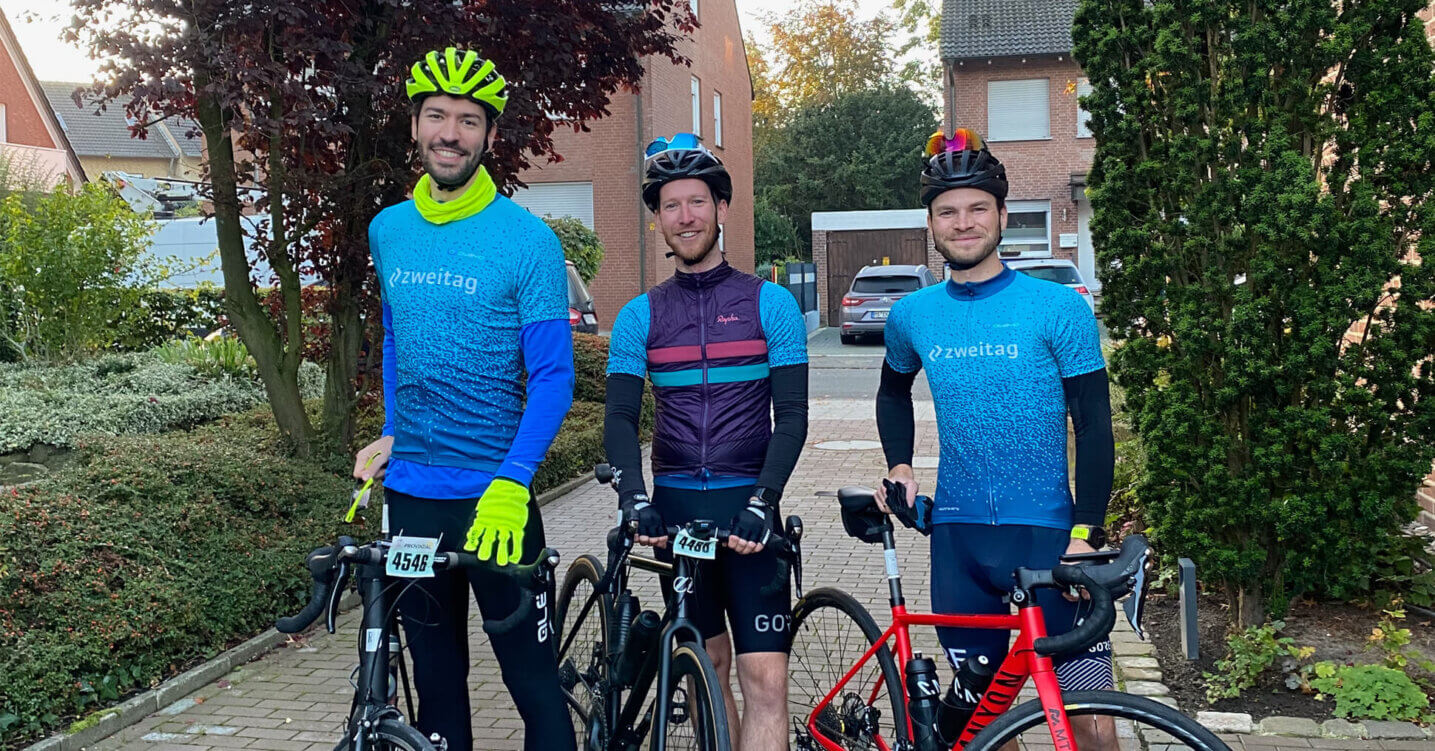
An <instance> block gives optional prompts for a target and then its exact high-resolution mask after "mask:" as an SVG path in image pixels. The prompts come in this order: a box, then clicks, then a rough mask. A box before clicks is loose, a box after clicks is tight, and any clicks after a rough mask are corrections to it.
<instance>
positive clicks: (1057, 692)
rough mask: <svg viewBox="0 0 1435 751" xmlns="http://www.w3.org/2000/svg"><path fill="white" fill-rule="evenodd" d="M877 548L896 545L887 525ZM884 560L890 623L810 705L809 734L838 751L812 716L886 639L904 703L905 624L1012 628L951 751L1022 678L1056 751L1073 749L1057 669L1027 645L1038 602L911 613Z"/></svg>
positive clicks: (1004, 702) (1035, 632)
mask: <svg viewBox="0 0 1435 751" xmlns="http://www.w3.org/2000/svg"><path fill="white" fill-rule="evenodd" d="M882 547H883V549H884V550H885V551H888V552H889V553H890V552H892V551H895V550H896V544H895V542H894V540H893V537H892V532H891V530H890V529H889V530H887V531H885V532H883V533H882ZM886 560H887V581H888V585H889V589H890V590H891V594H890V598H889V600H890V603H891V609H892V624H891V625H890V626H888V627H887V630H885V631H883V632H882V636H881V637H880V638H878V639H877V641H876V642H875V643H873V644H872V646H871V647H869V648H868V649H867V651H866V652H864V653H863V654H862V657H861V659H859V660H858V661H857V664H855V665H853V666H852V668H851V669H849V670H848V671H847V673H846V674H844V675H843V676H842V679H841V680H840V681H838V682H837V685H836V686H834V687H833V688H832V690H831V691H829V692H827V695H826V696H824V697H823V698H822V701H820V702H818V704H817V706H816V707H814V708H813V710H812V714H810V715H809V716H808V718H807V730H808V732H810V733H811V734H812V738H813V739H814V740H815V741H816V742H817V743H818V744H819V745H821V746H822V748H824V749H828V751H842V747H841V746H839V745H837V744H836V743H834V742H832V741H831V740H829V739H828V738H827V737H826V736H824V735H823V734H822V733H821V731H820V730H819V729H818V726H817V718H818V716H819V715H820V714H821V713H822V711H823V710H824V709H826V708H827V707H828V706H830V705H831V704H832V700H833V699H835V698H836V697H838V696H840V695H841V694H842V689H843V688H844V687H846V686H847V685H848V684H849V683H851V682H852V680H853V678H855V677H856V675H857V673H858V672H859V671H861V669H862V667H863V666H864V665H866V664H867V663H868V662H869V661H870V660H871V659H872V658H873V657H874V656H876V654H877V653H878V652H879V651H881V649H882V648H883V647H885V646H887V645H888V643H890V642H893V641H895V642H896V644H895V649H894V650H893V658H894V659H895V660H896V661H897V671H898V673H899V675H900V676H901V680H900V681H899V687H900V691H901V692H902V695H901V703H902V706H904V707H905V706H907V704H908V700H909V699H910V697H909V696H908V694H907V661H908V660H910V659H912V640H911V634H910V628H911V627H912V626H934V627H938V626H948V627H957V628H980V629H997V630H1002V631H1016V632H1018V634H1017V639H1016V642H1015V643H1014V644H1012V646H1011V649H1010V651H1008V652H1007V656H1006V659H1005V660H1003V661H1002V663H1001V666H1000V667H998V668H997V670H996V672H995V673H994V674H993V677H992V683H991V686H989V687H988V688H987V690H986V691H985V692H984V693H983V694H982V698H981V701H980V702H979V703H978V704H977V708H976V710H975V711H974V712H973V713H972V716H971V719H970V720H968V722H967V726H966V728H964V729H963V730H962V734H961V736H960V737H959V738H958V739H957V742H956V743H955V744H953V746H952V750H953V751H960V750H961V749H963V748H965V747H966V745H967V744H968V743H970V742H971V740H972V737H973V736H975V735H976V734H977V733H978V732H980V731H981V730H982V729H983V728H985V727H986V726H987V725H989V724H991V723H992V721H993V720H995V719H996V718H997V716H998V715H1000V714H1002V713H1003V712H1005V711H1007V709H1009V708H1010V707H1011V705H1012V702H1014V701H1015V700H1016V698H1017V695H1018V694H1019V693H1020V692H1021V689H1022V687H1023V686H1025V685H1026V681H1027V678H1028V677H1030V678H1032V679H1033V680H1034V681H1035V683H1036V691H1037V696H1038V697H1040V699H1041V703H1042V706H1043V707H1044V708H1045V709H1046V717H1047V727H1048V729H1049V730H1050V731H1051V738H1052V742H1053V744H1054V745H1055V747H1056V751H1076V745H1075V743H1074V742H1073V741H1072V731H1071V723H1070V721H1069V719H1068V718H1067V716H1066V708H1065V706H1064V704H1063V702H1062V698H1061V687H1060V686H1059V685H1058V683H1057V679H1056V673H1055V672H1054V669H1053V667H1052V659H1051V658H1050V657H1048V656H1046V655H1042V654H1038V653H1037V652H1036V650H1035V649H1033V648H1032V643H1033V642H1034V641H1035V640H1037V639H1039V638H1041V637H1044V636H1046V635H1047V633H1046V620H1045V618H1044V616H1043V615H1042V611H1041V606H1039V605H1037V604H1036V601H1035V600H1034V599H1033V598H1032V597H1031V593H1030V592H1027V591H1024V590H1017V592H1016V593H1014V596H1013V597H1012V599H1013V601H1015V602H1017V603H1018V608H1017V614H1016V615H955V614H938V613H912V612H908V610H907V606H906V602H905V600H904V599H903V597H902V576H901V572H900V570H899V569H898V566H897V557H896V555H892V554H889V555H887V556H886ZM883 685H885V679H884V678H883V677H882V676H880V675H879V676H878V678H877V680H876V682H875V684H874V685H873V686H872V690H871V692H870V693H869V694H868V695H867V702H868V704H872V703H874V702H875V701H876V699H877V695H878V694H879V693H880V692H881V690H882V687H883ZM911 723H912V718H911V715H910V713H908V715H907V735H908V737H909V738H910V737H913V735H914V733H913V728H912V724H911ZM876 741H877V745H878V747H879V748H881V749H883V751H890V750H891V749H893V748H894V746H893V745H892V743H891V742H889V741H888V739H885V738H882V737H880V736H878V737H877V738H876Z"/></svg>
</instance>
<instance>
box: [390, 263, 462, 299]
mask: <svg viewBox="0 0 1435 751" xmlns="http://www.w3.org/2000/svg"><path fill="white" fill-rule="evenodd" d="M395 284H426V285H429V286H431V287H453V288H454V289H461V290H463V291H464V292H466V293H468V294H470V295H472V294H474V293H476V292H478V277H476V276H464V275H463V274H455V273H453V272H452V271H449V270H448V269H439V270H438V271H404V270H403V269H394V273H392V274H389V286H390V287H392V286H394V285H395Z"/></svg>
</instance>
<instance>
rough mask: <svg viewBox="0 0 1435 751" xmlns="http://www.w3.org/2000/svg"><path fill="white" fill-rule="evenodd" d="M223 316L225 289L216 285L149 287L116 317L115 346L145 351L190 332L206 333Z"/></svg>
mask: <svg viewBox="0 0 1435 751" xmlns="http://www.w3.org/2000/svg"><path fill="white" fill-rule="evenodd" d="M223 318H224V290H223V289H222V288H220V287H215V286H213V285H204V286H201V287H197V288H195V289H147V290H145V291H143V292H141V293H139V298H138V299H137V300H136V301H135V303H134V304H133V305H130V306H127V307H125V308H123V309H121V310H120V311H119V315H118V316H117V318H116V319H115V324H114V325H115V340H114V342H113V344H114V347H115V349H118V350H120V351H123V352H143V351H146V350H150V349H154V348H155V347H158V346H160V345H161V344H164V343H165V342H169V341H173V340H175V339H184V338H186V337H188V336H191V335H198V336H204V335H206V334H208V333H210V332H212V331H214V330H216V329H218V328H219V327H220V323H221V321H222V319H223Z"/></svg>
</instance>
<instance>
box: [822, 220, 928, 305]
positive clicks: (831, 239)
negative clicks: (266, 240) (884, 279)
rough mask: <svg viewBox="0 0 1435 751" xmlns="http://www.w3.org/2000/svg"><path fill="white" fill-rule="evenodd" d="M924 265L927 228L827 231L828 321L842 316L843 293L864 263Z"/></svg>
mask: <svg viewBox="0 0 1435 751" xmlns="http://www.w3.org/2000/svg"><path fill="white" fill-rule="evenodd" d="M883 258H886V259H887V262H888V263H892V264H911V265H913V266H921V265H923V264H925V263H926V262H927V231H926V230H925V229H877V230H849V231H843V232H829V233H828V234H827V321H828V325H829V326H835V325H837V324H836V322H838V321H841V320H842V297H843V296H844V295H846V294H847V290H848V289H849V288H851V287H852V277H854V276H856V275H857V272H859V271H861V270H862V267H863V266H867V265H876V264H880V263H882V259H883Z"/></svg>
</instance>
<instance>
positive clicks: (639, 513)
mask: <svg viewBox="0 0 1435 751" xmlns="http://www.w3.org/2000/svg"><path fill="white" fill-rule="evenodd" d="M621 508H622V512H623V523H624V524H627V523H629V522H631V521H634V520H636V521H637V522H638V531H637V535H638V536H639V537H667V536H668V528H667V525H665V524H663V515H662V514H660V513H658V508H657V507H656V506H654V505H653V504H652V502H651V501H649V500H648V497H647V496H645V495H643V494H641V493H634V494H633V495H631V496H628V498H627V499H626V500H624V501H623V505H622V507H621Z"/></svg>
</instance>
